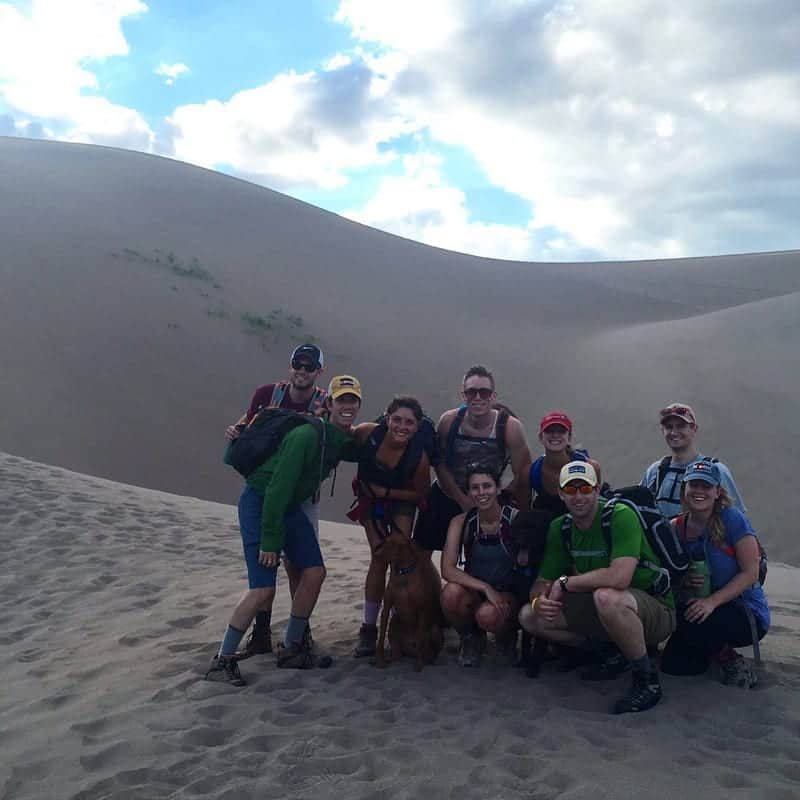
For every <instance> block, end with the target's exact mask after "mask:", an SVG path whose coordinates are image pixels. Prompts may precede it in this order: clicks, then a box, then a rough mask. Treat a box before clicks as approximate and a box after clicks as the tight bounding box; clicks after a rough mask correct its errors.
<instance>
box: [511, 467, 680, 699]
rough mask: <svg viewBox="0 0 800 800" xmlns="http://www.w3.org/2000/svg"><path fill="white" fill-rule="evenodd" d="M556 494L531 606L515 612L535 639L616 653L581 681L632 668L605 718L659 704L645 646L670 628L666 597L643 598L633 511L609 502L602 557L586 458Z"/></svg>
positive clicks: (643, 557) (567, 473) (648, 584)
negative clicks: (560, 505)
mask: <svg viewBox="0 0 800 800" xmlns="http://www.w3.org/2000/svg"><path fill="white" fill-rule="evenodd" d="M559 487H560V489H559V496H560V497H561V499H562V500H563V501H564V504H565V505H566V507H567V510H568V512H569V513H568V514H567V515H565V516H561V517H557V518H556V519H555V520H554V521H553V522H552V524H551V525H550V529H549V530H548V533H547V544H546V546H545V552H544V557H543V559H542V564H541V567H540V568H539V575H538V577H537V579H536V582H535V583H534V585H533V588H532V589H531V602H530V603H529V604H527V605H525V606H523V608H522V610H521V611H520V614H519V622H520V625H522V627H523V628H524V629H525V630H526V631H528V632H529V633H531V634H533V636H535V637H541V638H543V639H548V640H549V641H552V642H556V643H558V644H562V645H566V646H568V647H579V646H581V645H583V644H584V643H585V642H586V641H587V640H588V639H592V640H601V641H610V642H613V643H614V644H615V645H616V646H617V648H619V650H618V651H614V652H613V653H610V654H609V656H608V657H607V658H606V660H605V661H603V662H601V663H600V664H597V665H595V666H594V667H592V668H590V669H588V670H587V671H585V672H584V673H582V675H581V677H582V678H584V680H603V679H610V678H615V677H616V676H617V675H620V674H621V673H622V672H625V671H626V670H628V669H630V668H633V683H632V686H631V689H630V691H629V692H628V693H627V694H626V695H625V696H624V697H622V698H621V699H620V700H618V701H617V702H616V703H615V704H614V706H613V707H612V713H614V714H624V713H627V712H635V711H646V710H647V709H648V708H652V707H653V706H654V705H655V704H656V703H658V702H659V700H660V699H661V683H660V681H659V677H658V671H657V669H656V667H655V665H653V663H652V662H651V661H650V657H649V656H648V652H647V647H648V645H651V646H655V645H657V644H658V643H659V642H662V641H664V640H665V639H667V638H668V637H669V636H670V634H671V633H672V632H673V631H674V629H675V603H674V600H673V598H672V594H671V593H667V594H665V595H662V596H659V597H657V596H654V595H653V594H651V593H650V592H651V590H652V587H653V585H654V581H655V579H656V577H657V572H656V570H654V569H652V568H651V567H650V566H648V563H649V564H658V559H657V558H656V555H655V553H654V552H653V550H652V548H651V546H650V544H649V542H648V541H647V538H646V537H645V533H644V530H643V529H642V526H641V525H640V524H639V520H638V519H637V517H636V514H635V513H634V512H633V511H632V510H631V509H630V508H627V507H626V506H623V505H615V506H614V507H613V511H612V512H611V518H610V530H609V540H610V545H611V546H610V552H609V547H608V544H607V539H606V535H605V534H604V532H603V527H602V513H603V508H604V506H605V502H606V501H605V500H602V499H601V498H600V494H599V487H598V483H597V474H596V472H595V470H594V467H593V466H592V465H591V464H590V463H589V462H587V461H571V462H570V463H569V464H566V465H565V466H564V467H563V468H562V470H561V474H560V475H559Z"/></svg>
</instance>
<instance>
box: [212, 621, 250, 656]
mask: <svg viewBox="0 0 800 800" xmlns="http://www.w3.org/2000/svg"><path fill="white" fill-rule="evenodd" d="M242 636H244V631H240V630H239V629H238V628H234V627H233V625H228V629H227V630H226V631H225V636H224V637H223V638H222V644H221V645H220V646H219V654H218V655H220V656H232V655H235V653H236V648H237V647H238V646H239V642H241V641H242Z"/></svg>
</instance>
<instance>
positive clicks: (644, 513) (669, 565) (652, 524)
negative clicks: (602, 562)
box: [561, 485, 691, 597]
mask: <svg viewBox="0 0 800 800" xmlns="http://www.w3.org/2000/svg"><path fill="white" fill-rule="evenodd" d="M618 505H624V506H627V507H628V508H629V509H630V510H631V511H633V513H634V514H636V518H637V519H638V520H639V524H640V525H641V526H642V530H643V531H644V535H645V538H646V539H647V541H648V543H649V544H650V547H651V548H652V549H653V552H654V553H655V554H656V559H657V561H658V563H657V564H654V563H653V562H652V561H648V560H647V559H645V558H640V559H639V566H641V567H647V568H648V569H651V570H653V571H654V572H655V573H656V577H655V578H654V579H653V583H652V585H651V586H650V587H649V589H648V592H649V593H650V594H652V595H655V596H656V597H661V596H663V595H665V594H667V592H669V590H670V589H671V588H672V586H673V584H676V583H678V582H679V581H680V580H681V578H682V576H683V575H685V574H686V571H687V570H688V569H689V565H690V563H691V562H690V559H689V554H688V553H687V552H686V550H685V549H684V547H683V544H682V542H681V540H680V538H679V537H678V535H677V534H676V532H675V531H674V530H673V529H672V526H671V525H670V524H669V520H668V519H667V518H666V517H665V516H664V515H663V514H662V513H661V510H660V509H659V508H658V506H657V505H656V501H655V497H654V496H653V493H652V492H651V491H650V489H648V488H647V487H645V486H638V485H637V486H623V487H622V488H621V489H613V490H611V491H610V499H609V500H608V501H607V502H606V504H605V506H604V508H603V510H602V512H601V516H600V528H601V530H602V531H603V537H604V538H605V540H606V550H607V553H608V555H609V557H610V556H611V515H612V514H613V513H614V509H615V508H616V507H617V506H618ZM561 534H562V536H563V538H564V544H565V546H566V548H567V551H568V552H570V553H571V552H572V516H571V515H569V514H567V515H566V516H565V517H564V521H563V522H562V525H561Z"/></svg>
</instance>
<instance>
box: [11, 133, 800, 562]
mask: <svg viewBox="0 0 800 800" xmlns="http://www.w3.org/2000/svg"><path fill="white" fill-rule="evenodd" d="M0 192H2V197H3V214H2V215H0V241H2V257H0V337H2V341H3V343H4V345H5V346H4V348H3V350H4V353H3V364H2V370H0V408H2V414H0V448H2V449H3V450H5V451H8V452H13V453H16V454H18V455H21V456H24V457H29V458H35V459H37V460H40V461H44V462H46V463H51V464H58V465H61V466H65V467H69V468H72V469H76V470H79V471H81V472H85V473H90V474H95V475H101V476H105V477H109V478H113V479H115V480H120V481H123V482H125V483H129V484H136V485H143V486H148V487H151V488H156V489H163V490H169V491H173V492H176V493H178V494H181V495H190V496H199V497H203V498H206V499H212V500H220V501H225V502H233V501H234V500H235V497H236V494H237V491H238V487H239V482H238V480H237V478H236V476H235V475H233V474H232V472H231V471H230V470H227V471H226V470H223V469H222V468H221V465H220V459H221V443H222V441H221V433H222V431H223V429H224V427H225V425H226V424H227V423H228V422H230V421H231V420H232V419H234V418H235V417H236V416H238V414H239V413H240V412H241V410H242V409H243V407H244V406H245V405H246V403H247V402H248V400H249V398H250V395H251V392H252V390H253V388H254V387H255V386H256V385H258V384H259V383H261V382H266V381H267V380H270V379H274V378H275V377H279V376H281V375H282V374H283V373H284V372H285V369H286V360H287V354H288V352H289V350H290V348H291V347H292V346H293V345H294V344H295V343H297V342H299V341H303V340H305V339H308V338H310V337H317V338H318V339H319V340H320V342H321V343H322V345H323V347H324V349H325V351H326V354H327V356H328V364H329V373H328V374H333V373H335V372H344V371H353V372H355V373H356V374H358V375H359V377H360V378H361V379H362V381H363V383H364V386H365V389H366V392H367V402H366V404H365V408H364V414H363V418H365V419H367V418H371V417H372V416H374V415H375V414H376V413H377V412H378V411H379V410H380V409H381V407H382V406H384V405H385V403H386V402H387V401H388V399H389V398H390V397H391V396H392V395H393V394H394V393H395V392H398V391H411V392H414V393H416V394H417V395H418V396H419V397H420V399H421V400H422V401H423V404H424V406H425V407H426V409H427V410H428V411H429V413H431V414H432V415H434V416H436V415H438V414H439V413H440V412H441V411H443V410H444V409H446V408H448V407H452V406H453V405H454V404H456V403H457V402H458V399H459V398H458V394H457V391H458V387H459V380H460V376H461V374H463V370H464V368H465V367H466V366H468V365H469V364H470V363H473V362H475V361H484V362H486V363H488V364H489V365H490V366H492V367H493V368H494V370H495V372H496V374H497V376H498V380H499V381H500V391H501V396H502V399H504V400H505V401H507V402H508V403H509V404H510V405H511V406H512V407H514V408H515V409H516V410H517V411H518V413H520V414H521V415H522V417H523V419H524V420H525V421H526V422H527V425H528V429H529V430H531V431H532V430H534V429H535V424H536V421H537V420H538V419H539V418H540V416H541V415H542V413H544V412H545V411H546V410H548V409H550V408H552V407H564V408H566V409H568V410H569V411H570V412H571V413H572V414H573V416H574V418H575V421H576V425H577V436H578V438H579V439H580V440H582V441H583V443H584V444H586V445H588V446H589V447H590V449H591V452H592V454H593V455H594V456H596V457H597V458H599V459H600V460H601V462H602V463H603V464H604V467H605V468H606V476H607V477H608V478H609V479H610V480H611V481H612V482H614V483H617V484H621V483H625V482H629V481H631V480H634V479H637V478H638V477H639V475H641V473H642V471H643V470H644V468H645V466H646V465H647V464H648V463H649V462H651V461H652V460H654V459H655V458H657V457H659V456H660V455H661V454H662V452H663V449H664V448H663V443H662V441H661V439H660V436H659V433H658V429H657V426H656V412H657V410H658V408H660V407H661V406H662V405H663V404H664V403H666V402H669V401H671V400H675V399H681V400H684V401H687V402H690V403H692V404H693V405H695V407H696V408H697V411H698V414H699V415H700V423H701V428H702V432H701V438H700V444H701V446H702V447H703V448H704V449H705V450H706V451H707V452H709V453H712V454H716V455H718V456H719V457H721V458H723V459H724V460H725V461H726V462H728V463H729V464H730V465H731V467H732V468H733V469H734V472H735V474H736V476H737V478H738V480H739V483H740V484H741V487H742V490H743V492H744V494H745V498H746V500H747V502H748V505H749V506H750V508H751V511H752V515H753V517H754V519H755V520H756V522H757V523H758V524H759V526H760V527H761V529H762V531H763V532H764V535H765V537H764V538H765V544H766V545H767V547H768V549H769V552H770V555H771V556H773V557H779V558H781V559H783V560H786V561H790V562H794V563H798V562H800V542H798V539H797V537H796V536H795V535H794V514H793V511H794V504H793V503H792V496H791V493H790V492H781V493H780V494H779V495H775V493H774V492H772V491H771V490H770V488H771V483H772V481H771V480H770V478H769V477H768V476H767V473H766V470H767V468H769V469H770V470H773V471H774V472H775V473H782V472H785V470H786V469H787V468H788V467H790V466H792V465H795V464H796V463H797V437H796V436H793V435H792V431H793V429H794V419H795V416H796V407H797V404H796V400H795V391H794V390H795V387H796V386H797V375H798V374H799V373H798V369H797V365H798V362H797V357H796V353H797V352H798V347H797V345H798V341H797V339H798V328H797V323H796V320H797V315H798V297H800V269H799V268H798V266H800V253H798V252H791V253H771V254H770V253H768V254H755V255H741V256H726V257H719V258H703V259H684V260H674V261H654V262H638V263H602V264H522V263H512V262H502V261H493V260H490V259H481V258H474V257H470V256H464V255H460V254H457V253H452V252H448V251H444V250H438V249H435V248H430V247H426V246H423V245H420V244H417V243H414V242H410V241H407V240H403V239H400V238H398V237H394V236H390V235H388V234H385V233H381V232H379V231H375V230H371V229H369V228H365V227H363V226H360V225H357V224H355V223H352V222H348V221H347V220H344V219H342V218H340V217H337V216H336V215H333V214H329V213H326V212H323V211H320V210H319V209H316V208H313V207H312V206H309V205H306V204H304V203H301V202H298V201H295V200H292V199H291V198H288V197H286V196H283V195H280V194H278V193H276V192H272V191H269V190H267V189H264V188H261V187H258V186H255V185H252V184H249V183H246V182H243V181H239V180H235V179H232V178H228V177H225V176H222V175H219V174H216V173H213V172H210V171H207V170H202V169H199V168H196V167H191V166H188V165H186V164H181V163H179V162H176V161H171V160H168V159H163V158H156V157H152V156H145V155H141V154H137V153H133V152H126V151H119V150H113V149H108V148H99V147H93V146H86V145H68V144H63V143H54V142H42V141H30V140H22V139H0ZM342 479H343V483H345V482H346V479H347V474H346V471H345V473H343V476H342ZM344 505H346V498H344V497H343V496H342V497H339V498H337V499H335V500H334V501H332V502H331V501H326V506H325V508H324V510H323V513H324V515H325V516H329V517H331V516H333V515H336V514H339V513H340V510H341V508H342V506H344Z"/></svg>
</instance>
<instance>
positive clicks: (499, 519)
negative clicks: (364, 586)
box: [441, 464, 519, 667]
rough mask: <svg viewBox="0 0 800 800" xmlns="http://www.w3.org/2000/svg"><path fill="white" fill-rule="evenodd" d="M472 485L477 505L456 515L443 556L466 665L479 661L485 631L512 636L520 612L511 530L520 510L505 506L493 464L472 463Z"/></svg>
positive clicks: (445, 598)
mask: <svg viewBox="0 0 800 800" xmlns="http://www.w3.org/2000/svg"><path fill="white" fill-rule="evenodd" d="M467 489H468V492H469V496H470V498H471V499H472V500H473V502H474V503H475V508H473V509H471V510H470V511H467V512H466V513H464V514H459V515H458V516H456V517H454V518H453V521H452V522H451V523H450V527H449V528H448V530H447V542H446V544H445V547H444V550H443V551H442V561H441V572H442V577H443V578H444V579H445V580H446V581H447V585H446V586H445V587H444V589H443V590H442V610H443V611H444V614H445V616H446V617H447V619H448V620H450V622H451V623H452V624H453V626H454V627H455V628H456V630H457V631H458V633H459V636H460V637H461V652H460V654H459V657H458V663H459V664H461V666H462V667H472V666H477V665H478V663H479V661H480V656H481V652H482V650H483V646H484V643H485V633H493V634H494V635H495V637H497V638H498V639H499V640H503V639H506V640H509V639H511V637H512V636H514V635H515V634H516V620H517V612H518V611H519V600H518V592H517V586H516V583H517V573H516V570H515V556H514V555H513V552H514V548H513V545H512V535H511V522H512V521H513V519H514V516H515V515H516V513H517V510H516V509H515V508H513V507H512V506H507V505H504V506H501V505H500V502H499V499H498V498H499V495H500V476H499V475H497V474H496V473H495V472H494V470H493V468H492V467H491V466H488V465H486V464H470V465H469V466H468V467H467ZM462 549H463V552H464V569H463V570H462V569H460V568H459V567H458V563H459V556H460V554H461V551H462Z"/></svg>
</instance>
